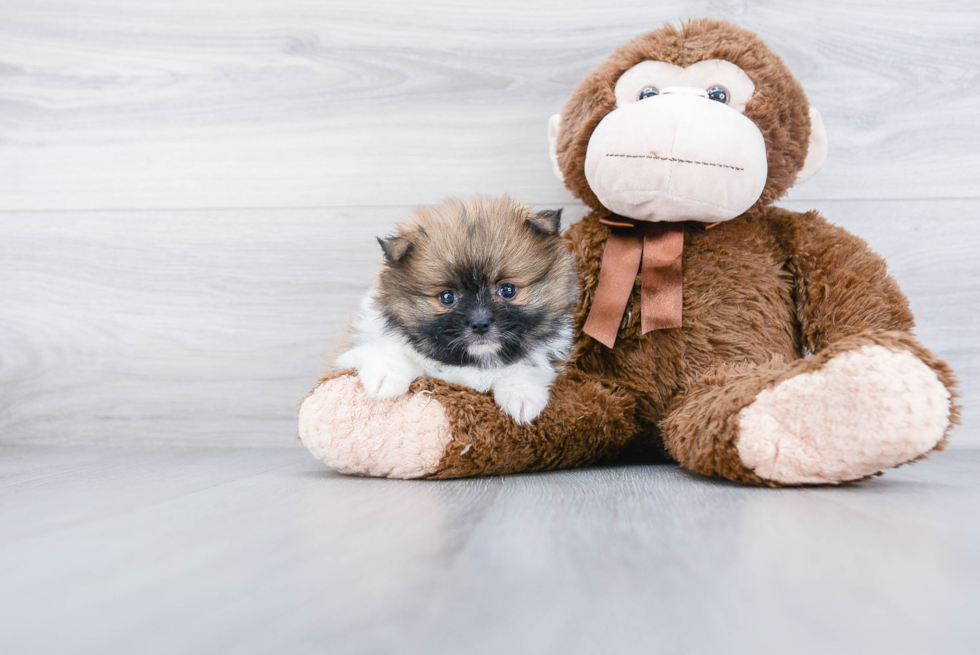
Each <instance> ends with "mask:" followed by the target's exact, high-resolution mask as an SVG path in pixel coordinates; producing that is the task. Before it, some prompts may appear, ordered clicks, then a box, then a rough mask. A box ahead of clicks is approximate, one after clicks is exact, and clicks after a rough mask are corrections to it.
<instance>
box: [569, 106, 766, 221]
mask: <svg viewBox="0 0 980 655" xmlns="http://www.w3.org/2000/svg"><path fill="white" fill-rule="evenodd" d="M767 175H768V164H767V161H766V144H765V139H763V136H762V133H761V132H760V131H759V129H758V128H757V127H756V126H755V123H753V122H752V121H751V120H750V119H748V118H747V117H745V116H744V115H743V114H741V113H740V112H738V111H736V110H735V109H733V108H731V107H729V106H727V105H724V104H721V103H719V102H716V101H714V100H710V99H708V98H707V97H706V94H705V92H704V91H703V90H702V89H694V88H690V89H688V88H686V87H671V88H666V89H664V90H663V91H662V92H661V94H660V95H659V96H656V97H653V98H648V99H646V100H641V101H638V102H634V103H630V104H628V105H626V106H623V107H620V108H618V109H615V110H613V111H612V112H610V113H609V114H608V115H606V117H605V118H603V119H602V121H601V122H600V123H599V125H598V126H597V127H596V129H595V131H594V132H593V134H592V138H591V139H590V140H589V146H588V150H587V151H586V157H585V176H586V179H587V180H588V182H589V186H590V187H591V188H592V191H593V192H595V194H596V196H597V197H598V198H599V201H600V202H601V203H602V204H603V205H604V206H605V207H606V208H607V209H609V210H610V211H612V212H614V213H616V214H619V215H620V216H625V217H627V218H632V219H635V220H639V221H666V222H678V221H701V222H705V223H714V222H718V221H726V220H729V219H732V218H735V217H736V216H738V215H739V214H741V213H742V212H744V211H745V210H747V209H748V208H749V207H751V206H752V205H753V204H755V201H756V200H758V199H759V196H761V195H762V190H763V188H764V187H765V184H766V177H767Z"/></svg>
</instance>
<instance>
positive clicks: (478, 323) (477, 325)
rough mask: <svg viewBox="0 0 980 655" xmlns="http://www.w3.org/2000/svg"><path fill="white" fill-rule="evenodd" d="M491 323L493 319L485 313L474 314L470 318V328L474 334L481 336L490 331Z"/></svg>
mask: <svg viewBox="0 0 980 655" xmlns="http://www.w3.org/2000/svg"><path fill="white" fill-rule="evenodd" d="M491 323H493V319H492V318H490V317H489V316H487V315H485V314H483V315H480V316H474V317H473V318H472V319H471V320H470V329H471V330H473V332H474V333H475V334H478V335H480V336H483V335H484V334H486V333H487V332H489V331H490V324H491Z"/></svg>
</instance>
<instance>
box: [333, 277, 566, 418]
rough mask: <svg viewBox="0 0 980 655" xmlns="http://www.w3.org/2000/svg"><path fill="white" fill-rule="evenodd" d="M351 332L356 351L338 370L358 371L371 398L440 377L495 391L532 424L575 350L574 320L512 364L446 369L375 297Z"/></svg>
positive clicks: (502, 405)
mask: <svg viewBox="0 0 980 655" xmlns="http://www.w3.org/2000/svg"><path fill="white" fill-rule="evenodd" d="M352 327H353V331H352V334H351V337H352V343H353V347H352V348H351V349H350V350H348V351H347V352H345V353H343V354H342V355H341V356H340V357H338V358H337V360H336V361H335V362H334V368H335V369H344V368H353V369H355V370H356V371H357V374H358V378H359V379H360V381H361V384H362V385H364V389H365V391H366V392H367V394H368V396H370V397H372V398H393V397H396V396H400V395H402V394H404V393H407V392H408V387H409V385H411V383H412V382H413V381H414V380H415V378H417V377H428V378H439V379H441V380H445V381H446V382H449V383H452V384H459V385H462V386H465V387H470V388H471V389H475V390H476V391H479V392H481V393H485V392H488V391H492V392H493V396H494V401H495V402H496V403H497V405H499V406H500V408H501V409H503V410H504V412H506V413H507V414H509V415H510V416H511V417H513V418H514V420H516V421H517V422H518V423H530V422H531V421H532V420H534V418H536V417H537V416H538V414H540V413H541V411H542V410H543V409H544V408H545V406H546V405H547V404H548V395H549V392H548V389H549V387H550V386H551V383H552V382H554V381H555V378H556V377H557V376H558V374H557V372H556V371H555V366H554V362H556V361H561V360H563V359H565V357H567V356H568V353H569V352H570V350H571V347H572V326H571V321H570V320H569V321H566V323H565V324H563V325H562V326H561V328H560V330H559V331H558V336H556V337H555V338H553V339H550V340H549V341H548V342H547V343H545V344H541V345H539V346H537V347H536V348H534V349H532V350H531V351H530V352H529V353H528V354H527V356H526V357H524V358H523V359H521V360H520V361H517V362H514V363H512V364H507V365H501V366H488V367H480V366H452V365H449V364H444V363H442V362H440V361H437V360H434V359H432V358H430V357H426V356H425V355H423V354H422V353H420V352H418V351H417V350H416V349H415V348H414V347H413V346H412V345H411V343H410V342H409V341H408V339H407V338H406V337H405V335H403V334H400V333H399V332H398V331H397V330H393V329H392V328H391V327H390V326H389V325H388V323H387V321H385V319H384V316H383V315H382V314H381V312H380V310H379V309H378V307H377V305H376V303H375V300H374V295H373V292H369V293H368V294H367V296H365V298H364V300H363V301H362V302H361V307H360V311H359V313H358V315H357V318H356V319H355V321H354V324H353V326H352Z"/></svg>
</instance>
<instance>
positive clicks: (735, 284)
mask: <svg viewBox="0 0 980 655" xmlns="http://www.w3.org/2000/svg"><path fill="white" fill-rule="evenodd" d="M550 136H551V141H552V151H553V160H554V162H555V165H556V171H557V172H558V174H559V175H560V176H561V177H563V179H564V181H565V184H566V186H568V188H569V189H570V190H571V191H572V192H573V193H574V194H575V195H576V196H578V197H579V198H581V199H582V201H583V202H585V203H586V204H587V205H588V206H589V207H591V209H592V212H591V213H590V214H589V215H588V216H587V217H586V218H585V219H583V220H582V221H581V222H580V223H578V224H575V225H573V226H572V227H571V228H570V229H569V230H568V232H567V234H566V238H567V241H568V245H569V247H570V248H571V250H572V252H573V253H574V256H575V259H576V262H577V264H578V266H579V269H580V271H581V275H582V290H583V299H582V304H581V307H580V309H579V311H578V314H577V317H576V320H577V327H578V329H579V330H581V332H580V334H579V337H578V341H577V346H576V349H575V352H574V354H573V359H572V362H571V365H570V366H569V369H568V371H567V373H566V374H564V375H563V376H562V377H560V378H559V379H558V380H557V381H556V382H555V384H554V386H553V387H552V393H551V400H550V402H549V404H548V407H547V408H546V409H545V410H544V412H543V413H542V414H541V415H540V416H539V417H538V418H537V419H535V420H534V422H533V423H532V424H531V425H519V424H517V423H515V422H514V421H513V420H512V419H511V418H510V417H508V416H506V415H505V414H504V413H503V412H501V411H500V409H499V408H498V407H497V406H496V405H495V404H494V402H493V399H492V398H491V397H490V396H489V395H484V394H480V393H477V392H475V391H472V390H470V389H467V388H462V387H458V386H453V385H449V384H446V383H444V382H442V381H440V380H426V379H419V380H416V381H415V383H414V384H413V385H412V387H411V390H410V392H409V394H408V395H406V396H402V397H400V398H396V399H393V400H385V401H375V400H370V399H368V398H367V397H366V396H365V395H364V392H363V389H362V388H361V387H360V385H359V383H358V381H357V379H356V377H353V376H352V375H351V374H350V371H346V372H340V373H337V374H335V375H333V376H330V377H327V378H325V379H323V380H321V381H320V384H319V386H318V387H317V388H316V389H315V390H314V391H313V392H312V393H311V394H310V396H309V397H307V399H306V400H305V401H304V403H303V405H302V408H301V411H300V426H299V427H300V436H301V438H302V440H303V443H304V444H305V445H306V446H307V447H308V448H309V449H310V450H311V451H312V452H313V454H314V455H315V456H316V457H318V458H319V459H321V460H322V461H324V462H325V463H327V464H329V465H330V466H332V467H334V468H335V469H337V470H339V471H342V472H346V473H355V474H362V475H375V476H388V477H400V478H417V477H429V478H452V477H461V476H474V475H488V474H502V473H513V472H518V471H542V470H549V469H557V468H567V467H577V466H585V465H588V464H593V463H597V462H609V461H641V460H642V461H650V460H651V459H652V458H663V457H666V458H669V459H673V460H676V461H677V462H679V463H680V464H682V465H683V466H685V467H687V468H689V469H691V470H693V471H696V472H698V473H702V474H704V475H712V476H720V477H723V478H727V479H729V480H737V481H741V482H746V483H750V484H757V485H771V486H782V485H799V484H835V483H841V482H846V481H852V480H859V479H862V478H865V477H867V476H870V475H873V474H875V473H877V472H879V471H881V470H882V469H885V468H888V467H894V466H898V465H900V464H904V463H906V462H910V461H913V460H915V459H917V458H920V457H922V456H923V455H925V454H926V453H928V452H929V451H931V450H934V449H939V448H942V447H943V445H944V444H945V442H946V433H947V431H948V430H949V428H950V427H951V425H952V424H953V423H955V422H956V415H957V408H956V406H955V404H954V402H953V399H954V396H955V394H954V392H953V384H954V380H953V375H952V372H951V370H950V368H949V367H948V366H947V365H946V364H945V363H944V362H942V361H940V360H938V359H936V358H935V357H934V356H933V355H932V354H930V353H929V351H928V350H926V349H925V348H923V347H922V346H921V345H920V344H919V343H918V341H916V339H915V338H914V337H913V336H912V334H911V330H912V326H913V319H912V314H911V312H910V311H909V305H908V302H907V301H906V299H905V297H904V296H903V295H902V293H901V291H899V288H898V286H897V285H896V283H895V281H894V280H893V279H892V278H891V277H889V276H888V274H887V273H886V270H885V263H884V261H883V260H882V259H881V258H880V257H879V256H877V255H876V254H874V253H872V252H871V251H870V250H869V249H868V247H867V245H866V244H865V243H864V241H862V240H861V239H859V238H857V237H855V236H853V235H851V234H849V233H848V232H846V231H845V230H843V229H841V228H838V227H835V226H833V225H830V224H828V223H827V222H826V221H825V220H824V219H823V218H821V217H820V216H818V215H817V214H816V213H815V212H807V213H805V214H798V213H795V212H791V211H787V210H785V209H781V208H779V207H775V206H773V204H772V203H773V202H774V201H775V200H776V199H778V198H779V197H780V196H782V195H783V194H784V193H785V192H786V190H787V189H788V188H789V187H790V186H792V185H793V184H794V183H795V182H797V181H799V180H801V179H803V178H805V177H807V176H809V175H810V174H812V173H813V172H814V171H816V169H817V168H819V166H820V164H821V163H822V160H823V158H824V156H825V154H826V138H825V133H824V130H823V125H822V122H821V121H820V118H819V114H818V113H816V112H815V111H813V110H810V108H809V105H808V102H807V99H806V96H805V95H804V93H803V89H802V88H801V87H800V84H799V83H798V82H797V81H796V79H795V78H794V77H793V76H792V75H791V74H790V73H789V71H788V70H787V68H786V66H785V64H784V63H783V61H782V60H781V59H780V58H779V57H778V56H777V55H775V54H774V53H773V52H772V51H770V50H769V48H768V47H767V46H766V45H765V44H764V43H763V42H762V41H760V40H759V39H758V38H757V37H756V36H755V35H754V34H752V33H750V32H747V31H745V30H743V29H741V28H738V27H736V26H734V25H731V24H729V23H725V22H719V21H711V20H695V21H691V22H688V23H686V24H684V25H682V26H681V27H679V28H678V27H674V26H670V25H668V26H664V27H661V28H660V29H658V30H655V31H653V32H650V33H648V34H644V35H643V36H640V37H639V38H637V39H635V40H633V41H631V42H630V43H627V44H626V45H624V46H623V47H621V48H619V49H618V50H617V51H615V52H614V53H613V54H612V55H611V56H610V57H609V58H608V59H606V60H605V61H603V62H602V63H601V64H600V65H599V66H598V67H597V68H596V69H595V70H594V71H592V72H591V73H589V74H588V75H587V76H586V77H585V79H583V80H582V81H581V82H580V83H579V84H578V86H577V87H576V88H575V89H574V91H573V92H572V96H571V98H570V99H569V101H568V103H567V104H566V105H565V107H564V110H563V111H562V114H561V116H560V117H557V116H556V117H554V118H552V120H551V124H550Z"/></svg>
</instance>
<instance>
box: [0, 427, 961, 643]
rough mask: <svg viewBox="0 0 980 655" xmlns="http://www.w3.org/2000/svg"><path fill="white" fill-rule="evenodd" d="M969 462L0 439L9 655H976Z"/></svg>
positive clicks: (949, 457)
mask: <svg viewBox="0 0 980 655" xmlns="http://www.w3.org/2000/svg"><path fill="white" fill-rule="evenodd" d="M978 479H980V452H977V451H953V452H945V453H938V454H936V455H934V456H933V457H931V458H930V459H928V460H926V461H924V462H920V463H917V464H916V465H914V466H910V467H903V468H901V469H899V470H896V471H891V472H889V473H888V474H887V475H885V476H884V477H881V478H876V479H874V480H871V481H868V482H865V483H862V484H858V485H854V486H849V487H845V488H841V489H781V490H777V489H755V488H746V487H740V486H737V485H732V484H728V483H725V482H719V481H715V480H707V479H704V478H699V477H696V476H693V475H692V474H689V473H686V472H685V471H682V470H681V469H679V468H677V467H674V466H642V467H619V468H597V469H586V470H580V471H565V472H558V473H550V474H539V475H518V476H509V477H502V478H486V479H472V480H453V481H444V482H406V481H398V480H377V479H363V478H353V477H344V476H341V475H338V474H336V473H334V472H332V471H330V470H328V469H326V468H324V467H323V466H322V465H321V464H320V463H319V462H317V461H315V460H314V459H313V458H311V457H310V456H309V454H308V453H307V452H305V451H304V450H302V449H301V448H300V447H299V446H297V447H296V448H293V449H260V448H256V449H236V448H225V449H212V450H209V449H181V448H148V447H130V448H105V447H88V448H73V447H65V448H36V447H24V446H14V447H10V446H0V580H2V581H3V594H0V616H2V617H3V621H0V643H3V644H4V652H5V653H11V654H13V655H20V654H22V653H23V654H26V653H31V654H35V653H59V652H65V653H67V652H70V653H77V654H82V653H99V654H100V655H101V654H110V655H115V654H116V653H120V654H123V653H134V652H139V653H146V654H154V653H188V654H193V653H207V654H209V655H210V654H212V653H232V652H234V653H241V654H243V655H245V654H250V653H395V652H397V653H436V654H438V653H450V654H456V653H501V652H508V653H520V654H523V653H529V654H530V653H533V654H535V655H537V654H538V653H755V654H760V655H768V654H770V653H772V654H775V653H787V652H792V653H795V654H800V655H810V654H821V655H823V654H826V653H848V654H850V653H855V654H856V653H894V654H896V655H897V654H904V653H943V654H946V655H955V654H960V653H964V654H966V653H971V654H972V653H975V652H976V644H977V643H978V639H980V629H978V624H977V621H976V613H977V611H978V609H980V527H978V524H977V522H976V521H975V520H973V518H974V516H975V514H976V511H975V509H976V506H977V503H978V502H980V483H978Z"/></svg>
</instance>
